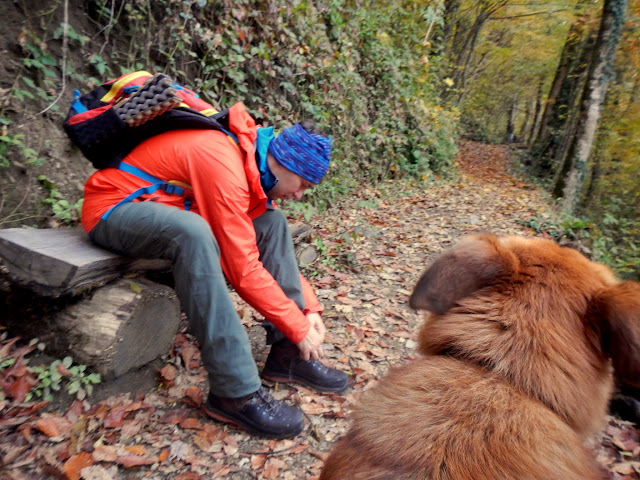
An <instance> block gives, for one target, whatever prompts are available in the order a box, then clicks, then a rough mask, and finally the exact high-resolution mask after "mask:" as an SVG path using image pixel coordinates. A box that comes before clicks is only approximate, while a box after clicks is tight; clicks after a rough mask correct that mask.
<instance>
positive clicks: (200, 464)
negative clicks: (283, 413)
mask: <svg viewBox="0 0 640 480" xmlns="http://www.w3.org/2000/svg"><path fill="white" fill-rule="evenodd" d="M507 153H508V152H507V150H506V149H505V148H503V147H499V146H486V145H481V144H476V143H473V142H462V143H461V149H460V154H459V156H458V163H459V166H460V174H459V178H458V179H457V180H456V181H453V182H448V183H442V184H437V183H436V184H430V185H425V186H424V187H421V188H420V189H414V190H405V189H404V188H406V187H401V186H398V185H393V184H386V185H383V186H381V187H379V188H377V189H363V190H362V191H360V192H358V194H357V195H356V196H353V197H350V198H348V199H344V200H343V201H342V202H341V203H340V204H338V205H335V206H334V207H333V208H332V209H331V211H330V212H327V214H326V215H323V218H322V219H318V220H317V221H316V222H315V224H314V228H315V230H316V233H317V240H316V242H317V245H318V247H319V248H320V250H321V251H322V253H323V254H324V255H323V257H322V259H321V260H320V261H318V262H317V264H315V265H312V266H311V267H309V268H307V272H306V273H307V274H309V275H310V276H311V277H312V279H311V281H312V283H313V285H314V287H315V289H316V292H317V294H318V297H319V298H320V300H321V301H322V303H323V304H324V305H325V308H326V311H325V314H324V318H325V322H326V324H327V327H328V346H327V349H326V351H327V355H328V358H329V362H330V363H332V364H333V365H336V366H339V367H340V368H343V369H345V370H348V371H350V372H351V373H352V388H350V389H349V390H347V392H346V394H344V395H334V394H317V393H314V392H311V391H309V390H307V389H305V388H300V387H297V388H283V387H282V386H278V385H276V386H274V390H275V393H274V395H275V396H276V397H278V398H282V399H289V400H290V401H293V402H295V403H297V404H299V405H300V406H301V408H302V409H303V410H304V411H305V413H306V414H307V416H308V419H309V422H310V424H309V430H308V432H309V434H308V435H307V436H300V437H299V438H297V439H294V440H288V441H268V440H261V439H256V438H250V437H249V436H247V435H246V434H244V433H242V432H238V431H235V430H230V429H228V428H227V427H226V426H222V425H221V424H218V423H214V422H211V421H209V420H208V419H207V418H206V417H205V416H204V415H202V414H201V413H200V412H199V410H198V409H197V408H194V406H195V405H197V404H199V403H200V402H201V401H202V395H203V391H202V389H203V388H205V382H204V380H205V376H204V372H203V370H202V369H201V368H200V366H199V360H198V354H197V350H196V349H195V347H194V346H193V345H192V344H191V343H190V342H189V338H188V336H185V337H180V339H179V341H178V342H177V343H176V347H175V356H174V357H173V361H172V363H171V364H170V365H168V366H166V367H165V368H164V369H163V371H162V372H161V377H162V378H163V379H164V385H165V388H161V389H158V391H155V392H149V393H145V394H139V395H138V396H137V397H136V398H135V399H131V398H129V396H128V395H120V396H115V397H110V398H109V399H107V400H106V401H103V402H99V403H96V404H89V403H88V402H85V403H83V404H81V403H76V404H74V405H73V406H72V407H71V409H69V411H67V412H59V414H60V415H64V416H63V417H54V416H52V414H50V413H41V412H29V411H28V410H24V412H26V413H24V415H23V416H22V417H21V416H18V415H17V414H14V415H13V418H17V419H21V418H25V420H24V421H23V422H22V423H21V424H18V425H15V426H13V427H11V428H7V427H6V426H5V427H2V424H0V434H1V438H2V440H0V453H1V457H0V458H2V459H3V463H4V467H3V468H4V473H0V479H2V478H11V479H26V478H28V479H36V478H55V476H56V475H59V474H61V473H60V472H63V471H64V469H65V468H66V471H67V472H72V473H73V472H76V471H78V469H79V465H77V463H78V462H82V461H85V462H86V465H89V464H91V463H93V465H92V466H91V467H89V468H87V469H86V470H83V477H82V478H85V479H87V480H89V479H97V480H107V479H118V480H119V479H139V478H140V479H142V478H151V479H177V480H194V479H205V478H206V479H209V478H231V479H307V478H314V477H316V476H317V475H318V474H319V471H320V468H321V466H322V459H323V458H324V457H325V455H326V452H328V451H329V449H330V448H331V445H332V444H333V442H334V441H335V440H336V439H337V438H339V436H340V435H342V434H343V433H344V432H345V431H346V429H347V427H348V425H349V422H348V413H349V410H350V408H351V407H352V406H353V405H354V403H355V402H357V399H358V396H359V394H360V393H361V392H362V391H363V389H366V388H369V387H371V386H372V385H373V384H374V383H375V381H376V380H377V379H378V378H380V377H381V376H382V375H384V373H385V372H386V370H387V368H388V367H389V365H390V364H395V363H400V362H404V361H407V360H408V359H410V358H411V357H412V356H413V355H414V354H415V351H414V348H415V346H416V343H415V341H414V340H413V338H415V333H416V330H417V328H418V326H419V324H420V321H421V320H420V316H419V315H418V314H416V313H415V312H413V311H411V310H410V309H409V308H408V307H407V298H408V295H409V294H410V292H411V289H412V288H413V285H414V284H415V282H416V280H417V279H418V277H419V275H420V273H421V272H422V270H423V269H424V268H425V267H426V265H427V263H428V261H429V260H430V259H431V258H433V257H434V256H435V255H436V254H438V253H439V252H441V251H442V250H443V249H445V248H447V247H449V246H451V245H452V244H453V243H454V242H455V241H456V240H457V239H458V238H459V237H460V236H461V235H466V234H472V233H480V232H492V233H496V234H524V235H533V234H534V232H533V231H531V230H530V229H528V228H525V227H523V226H522V225H521V223H519V222H521V221H522V220H525V219H528V218H530V217H534V216H535V217H536V218H539V219H550V218H552V216H553V212H552V210H551V209H550V208H549V206H548V205H549V204H548V202H547V200H546V198H545V196H544V195H543V194H542V193H541V192H540V191H539V190H538V189H536V188H534V187H532V186H531V185H528V184H525V183H523V182H521V181H519V180H516V179H514V178H513V177H511V176H510V175H509V174H508V173H507V165H508V157H507ZM237 302H238V311H239V313H240V315H241V316H242V317H243V322H244V323H245V324H246V326H247V328H248V330H249V332H250V337H251V339H252V344H253V347H254V352H255V355H256V359H257V360H258V363H259V364H260V366H262V365H261V362H263V361H264V358H265V356H266V353H267V350H266V347H265V345H264V335H263V333H262V328H261V327H260V324H259V321H260V318H258V316H257V315H255V313H254V312H253V311H252V310H251V309H249V308H248V307H246V305H244V304H243V303H242V302H240V301H239V300H237ZM183 340H184V341H183ZM8 408H10V406H9V405H5V406H4V411H2V410H0V414H4V415H7V411H8V410H7V409H8ZM14 412H17V410H14ZM637 440H638V437H637V432H636V431H635V429H633V428H632V426H631V425H629V424H627V423H625V422H620V421H617V420H614V419H611V422H610V425H609V427H608V430H607V433H606V435H604V436H603V438H602V441H601V444H600V448H599V451H598V453H599V460H600V461H601V463H603V464H604V465H607V466H608V467H609V468H610V469H611V471H612V476H611V478H616V479H623V478H627V479H631V478H640V476H638V475H637V474H636V473H634V468H637V466H638V463H635V464H633V462H622V461H621V459H622V458H623V457H621V455H620V451H621V450H625V451H627V452H630V453H628V454H627V456H626V457H624V458H626V460H635V461H637V460H638V454H639V453H640V449H639V448H638V444H637ZM92 475H93V476H92ZM61 478H65V477H64V476H63V477H61ZM69 478H73V477H69ZM75 478H80V477H75Z"/></svg>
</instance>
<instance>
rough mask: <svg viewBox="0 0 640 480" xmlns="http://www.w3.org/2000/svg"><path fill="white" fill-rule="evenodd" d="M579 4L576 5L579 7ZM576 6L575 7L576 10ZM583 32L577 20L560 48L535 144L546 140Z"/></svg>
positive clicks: (582, 27) (579, 21) (580, 20)
mask: <svg viewBox="0 0 640 480" xmlns="http://www.w3.org/2000/svg"><path fill="white" fill-rule="evenodd" d="M580 3H582V2H580ZM580 3H579V4H578V5H580ZM578 5H576V8H577V7H578ZM583 31H584V19H581V18H578V19H577V20H576V21H575V22H574V23H573V24H572V25H571V28H570V29H569V32H568V33H567V40H566V41H565V44H564V47H563V48H562V54H561V55H560V61H559V62H558V67H557V68H556V73H555V76H554V77H553V82H552V83H551V89H550V90H549V96H548V97H547V101H546V104H545V108H544V113H543V114H542V119H541V121H540V130H539V132H538V134H537V138H535V139H534V141H535V142H538V143H543V144H544V143H546V141H547V140H548V139H547V134H548V132H549V122H550V120H551V118H552V117H554V116H555V114H556V109H557V105H556V104H557V102H558V96H559V94H560V90H561V88H562V85H563V84H564V83H565V81H566V80H567V76H568V74H569V71H570V66H571V63H572V60H573V59H574V58H575V57H576V54H577V49H578V47H579V46H580V44H581V39H582V38H583Z"/></svg>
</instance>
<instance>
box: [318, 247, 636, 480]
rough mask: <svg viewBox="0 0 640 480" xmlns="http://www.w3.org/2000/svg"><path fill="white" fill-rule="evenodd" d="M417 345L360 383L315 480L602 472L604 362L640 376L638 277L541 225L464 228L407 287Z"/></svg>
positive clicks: (582, 477)
mask: <svg viewBox="0 0 640 480" xmlns="http://www.w3.org/2000/svg"><path fill="white" fill-rule="evenodd" d="M410 304H411V306H412V307H413V308H417V309H424V310H429V311H430V312H431V314H430V316H428V317H427V318H426V321H425V324H424V325H423V327H422V330H421V332H420V336H419V342H420V347H419V349H420V352H421V353H422V354H423V355H424V357H422V358H421V359H419V360H417V361H415V362H412V363H410V364H407V365H404V366H401V367H395V368H393V369H392V370H391V371H390V373H389V375H388V376H387V377H386V378H383V379H382V380H381V381H380V383H379V384H378V385H377V386H375V387H374V388H372V389H371V390H370V391H368V392H366V393H364V394H363V396H362V399H361V402H360V405H359V407H358V408H357V409H356V411H355V412H354V413H353V425H352V427H351V429H350V430H349V432H348V433H347V434H346V436H345V437H343V438H342V439H341V440H340V441H339V442H338V444H336V446H335V447H334V449H333V451H332V453H331V454H330V456H329V458H328V460H327V462H326V463H325V466H324V468H323V470H322V474H321V476H320V479H321V480H382V479H388V480H400V479H407V480H408V479H412V480H414V479H425V480H426V479H428V480H559V479H562V480H591V479H602V478H605V477H604V475H603V473H602V472H601V470H600V469H599V467H598V465H597V463H596V462H595V460H594V459H593V458H592V455H591V452H590V451H589V450H588V448H587V447H585V443H586V442H587V440H588V439H589V438H590V437H592V436H593V435H594V434H595V433H597V432H598V431H599V430H600V429H601V428H602V426H603V425H604V418H605V414H606V410H607V402H608V399H609V396H610V394H611V391H612V387H613V380H612V368H611V367H612V366H613V367H614V368H615V369H616V371H617V373H618V375H619V376H620V377H621V378H623V379H626V380H627V381H633V382H635V383H636V384H637V383H638V381H639V379H640V284H637V283H634V282H622V283H621V282H618V281H617V280H616V279H615V277H614V275H613V274H612V272H611V271H610V270H609V269H607V268H606V267H604V266H602V265H599V264H596V263H593V262H591V261H589V260H588V259H586V258H585V257H584V256H582V255H581V254H580V253H578V252H576V251H574V250H571V249H568V248H563V247H560V246H558V245H557V244H555V243H553V242H551V241H548V240H543V239H534V238H522V237H504V238H497V237H494V236H474V237H468V238H466V239H464V240H463V241H461V242H460V243H459V244H458V245H457V246H455V247H454V248H452V249H451V250H449V251H448V252H445V253H444V254H443V255H442V256H440V257H439V258H438V259H437V260H436V261H435V262H434V263H433V264H432V265H431V267H430V268H429V269H428V270H427V271H426V272H425V273H424V274H423V275H422V277H421V278H420V280H419V281H418V284H417V286H416V288H415V290H414V292H413V294H412V295H411V299H410Z"/></svg>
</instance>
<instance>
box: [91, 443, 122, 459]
mask: <svg viewBox="0 0 640 480" xmlns="http://www.w3.org/2000/svg"><path fill="white" fill-rule="evenodd" d="M91 456H92V457H93V460H94V461H96V462H115V461H116V458H118V449H117V448H116V447H113V446H111V445H100V446H98V447H95V448H94V449H93V452H92V453H91Z"/></svg>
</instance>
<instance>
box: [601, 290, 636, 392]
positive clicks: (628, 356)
mask: <svg viewBox="0 0 640 480" xmlns="http://www.w3.org/2000/svg"><path fill="white" fill-rule="evenodd" d="M590 316H591V321H592V323H593V327H594V329H595V330H596V331H599V332H600V341H601V342H602V350H603V351H604V353H605V354H606V355H608V356H611V359H612V361H613V367H614V369H615V371H616V377H618V379H619V380H620V381H621V382H622V383H623V384H626V385H629V386H631V387H633V388H636V389H640V284H638V283H636V282H631V281H629V282H622V283H618V284H616V285H614V286H613V287H610V288H608V289H606V290H604V291H603V292H601V293H600V294H599V295H598V296H597V297H596V298H595V299H594V300H593V301H592V302H591V304H590Z"/></svg>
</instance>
